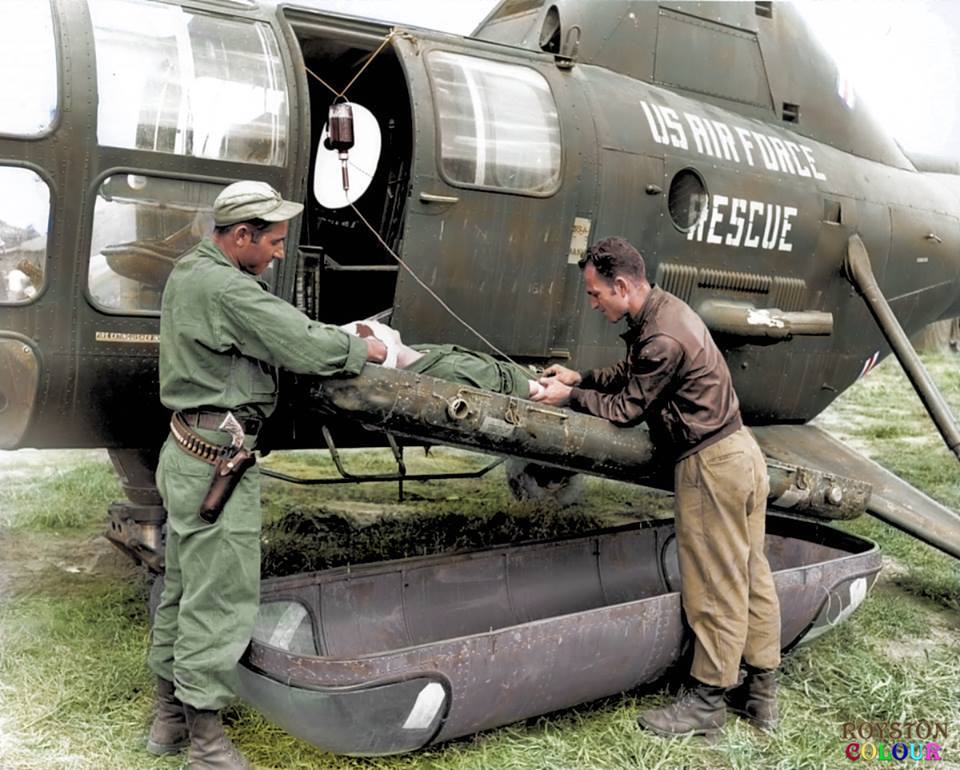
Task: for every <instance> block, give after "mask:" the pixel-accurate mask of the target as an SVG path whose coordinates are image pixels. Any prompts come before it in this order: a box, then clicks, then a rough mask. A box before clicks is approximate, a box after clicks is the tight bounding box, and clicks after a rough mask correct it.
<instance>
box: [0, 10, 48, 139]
mask: <svg viewBox="0 0 960 770" xmlns="http://www.w3.org/2000/svg"><path fill="white" fill-rule="evenodd" d="M0 29H4V30H7V34H5V35H4V41H3V55H2V56H0V83H2V84H4V85H3V87H0V134H12V135H14V136H37V135H38V134H42V133H43V132H45V131H47V130H48V129H49V128H50V127H51V126H52V125H53V122H54V120H55V119H56V117H57V54H56V40H55V38H54V34H53V18H52V16H51V14H50V3H49V0H3V2H0Z"/></svg>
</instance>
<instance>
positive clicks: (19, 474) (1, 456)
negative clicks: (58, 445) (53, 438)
mask: <svg viewBox="0 0 960 770" xmlns="http://www.w3.org/2000/svg"><path fill="white" fill-rule="evenodd" d="M91 460H102V461H104V462H107V460H108V458H107V452H106V450H103V449H18V450H16V451H14V452H4V451H0V485H3V486H4V487H8V485H18V486H19V485H29V484H34V483H36V482H37V481H39V480H41V479H43V478H45V477H48V476H50V475H52V474H53V473H56V472H58V471H63V470H64V469H68V468H72V467H74V466H76V465H78V464H79V463H83V462H88V461H91ZM11 513H12V512H10V511H2V510H0V601H2V600H3V597H4V596H8V595H10V593H12V592H13V591H14V590H15V589H16V587H17V586H18V585H19V584H22V583H25V582H30V583H35V581H36V580H37V579H39V578H40V576H42V575H49V574H51V572H52V573H53V574H57V573H58V572H61V571H62V572H67V573H72V574H90V573H96V574H101V575H103V574H107V575H114V574H116V575H118V576H123V575H127V574H130V575H132V574H134V573H135V568H134V566H133V563H132V562H131V561H130V560H129V559H128V558H126V557H125V556H123V555H122V554H121V553H120V552H119V551H118V550H117V549H116V548H114V547H113V546H112V545H111V544H110V543H109V542H108V541H107V540H106V538H104V537H102V536H100V535H97V536H95V537H91V538H90V539H88V540H84V541H83V542H81V543H79V544H77V543H75V542H74V541H73V540H72V539H71V538H65V537H63V536H61V535H59V534H58V533H50V534H39V533H37V532H28V533H22V534H21V533H17V532H11V531H10V530H9V529H7V528H6V527H5V526H4V525H5V524H6V522H7V520H8V518H9V516H10V514H11ZM51 568H53V569H52V570H51Z"/></svg>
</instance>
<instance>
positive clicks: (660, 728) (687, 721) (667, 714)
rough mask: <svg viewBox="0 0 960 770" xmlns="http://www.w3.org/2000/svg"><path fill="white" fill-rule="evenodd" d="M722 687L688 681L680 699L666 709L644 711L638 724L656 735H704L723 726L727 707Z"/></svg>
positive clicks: (708, 734) (638, 719) (694, 680)
mask: <svg viewBox="0 0 960 770" xmlns="http://www.w3.org/2000/svg"><path fill="white" fill-rule="evenodd" d="M723 693H724V688H723V687H714V686H713V685H709V684H704V683H703V682H700V681H698V680H696V679H692V678H691V684H690V686H689V687H687V688H685V691H684V692H683V693H682V694H681V696H680V698H679V699H678V700H677V701H676V702H675V703H671V704H670V705H669V706H664V707H663V708H659V709H653V710H651V711H645V712H643V713H642V714H641V715H640V716H638V717H637V723H638V724H639V725H640V726H641V727H643V728H645V729H647V730H651V731H653V732H655V733H658V734H659V735H667V736H672V735H687V734H691V733H692V734H693V735H707V736H710V735H712V734H713V733H715V732H716V731H717V730H719V729H720V728H721V727H723V723H724V722H725V721H726V719H727V707H726V705H725V704H724V702H723Z"/></svg>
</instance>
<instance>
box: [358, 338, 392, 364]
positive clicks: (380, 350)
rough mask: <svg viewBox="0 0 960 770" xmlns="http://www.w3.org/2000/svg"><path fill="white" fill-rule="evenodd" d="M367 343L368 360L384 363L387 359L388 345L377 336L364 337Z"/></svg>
mask: <svg viewBox="0 0 960 770" xmlns="http://www.w3.org/2000/svg"><path fill="white" fill-rule="evenodd" d="M363 341H364V342H366V343H367V360H368V361H371V362H373V363H375V364H382V363H383V362H384V361H386V360H387V346H386V345H384V344H383V343H382V342H380V340H378V339H377V338H376V337H363Z"/></svg>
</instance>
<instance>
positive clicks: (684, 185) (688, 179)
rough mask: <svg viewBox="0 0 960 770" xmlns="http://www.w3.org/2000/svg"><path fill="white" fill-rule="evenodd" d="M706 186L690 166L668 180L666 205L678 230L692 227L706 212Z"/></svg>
mask: <svg viewBox="0 0 960 770" xmlns="http://www.w3.org/2000/svg"><path fill="white" fill-rule="evenodd" d="M707 203H708V198H707V188H706V185H704V183H703V178H702V177H701V176H700V174H698V173H697V172H696V171H694V170H693V169H692V168H685V169H682V170H680V171H678V172H677V173H676V174H675V175H674V177H673V181H671V182H670V192H669V194H668V195H667V206H668V207H669V209H670V218H671V219H672V220H673V224H674V225H675V226H676V227H677V228H678V229H680V230H684V231H686V230H689V229H690V228H692V227H694V226H695V225H696V224H697V223H698V222H699V221H700V218H701V217H704V216H706V213H707Z"/></svg>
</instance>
